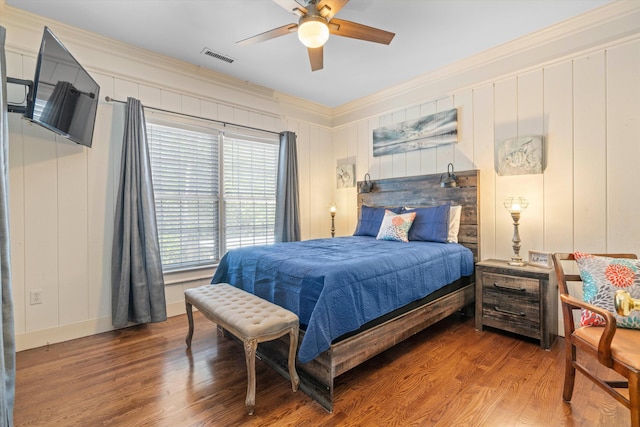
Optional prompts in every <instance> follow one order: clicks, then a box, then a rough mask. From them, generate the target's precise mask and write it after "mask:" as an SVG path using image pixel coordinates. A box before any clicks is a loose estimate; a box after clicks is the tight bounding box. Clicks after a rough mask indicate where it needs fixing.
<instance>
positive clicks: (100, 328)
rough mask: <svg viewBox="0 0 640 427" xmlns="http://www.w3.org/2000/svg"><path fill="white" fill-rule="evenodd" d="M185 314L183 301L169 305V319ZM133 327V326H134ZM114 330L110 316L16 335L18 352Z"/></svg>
mask: <svg viewBox="0 0 640 427" xmlns="http://www.w3.org/2000/svg"><path fill="white" fill-rule="evenodd" d="M185 313H186V311H185V308H184V302H183V301H180V302H175V303H170V304H167V317H174V316H179V315H181V314H185ZM131 326H133V324H132V325H131ZM186 327H187V325H186V323H185V328H186ZM114 329H115V328H114V327H113V325H112V324H111V316H108V317H100V318H97V319H90V320H86V321H84V322H78V323H72V324H69V325H62V326H58V327H55V328H47V329H40V330H38V331H32V332H25V333H22V334H16V351H23V350H29V349H31V348H37V347H43V346H45V345H49V344H55V343H59V342H64V341H69V340H73V339H76V338H82V337H88V336H90V335H95V334H99V333H102V332H108V331H112V330H114Z"/></svg>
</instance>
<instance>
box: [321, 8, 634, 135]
mask: <svg viewBox="0 0 640 427" xmlns="http://www.w3.org/2000/svg"><path fill="white" fill-rule="evenodd" d="M638 34H640V2H638V1H636V0H618V1H615V2H613V3H610V4H607V5H604V6H602V7H600V8H597V9H595V10H592V11H590V12H587V13H584V14H582V15H579V16H576V17H574V18H571V19H568V20H566V21H563V22H560V23H558V24H556V25H553V26H550V27H548V28H546V29H543V30H540V31H537V32H534V33H532V34H529V35H526V36H523V37H520V38H518V39H515V40H513V41H510V42H507V43H504V44H502V45H499V46H496V47H494V48H491V49H488V50H486V51H484V52H481V53H479V54H477V55H474V56H471V57H469V58H465V59H463V60H460V61H457V62H455V63H453V64H450V65H448V66H445V67H442V68H440V69H437V70H434V71H433V72H429V73H426V74H423V75H421V76H418V77H416V78H414V79H411V80H407V81H405V82H403V83H400V84H397V85H394V86H391V87H389V88H387V89H384V90H382V91H378V92H376V93H373V94H371V95H368V96H365V97H362V98H359V99H357V100H355V101H353V102H350V103H347V104H344V105H341V106H339V107H336V108H334V110H333V122H332V125H333V127H341V126H345V125H347V124H349V123H353V122H355V121H358V120H362V119H364V118H369V117H374V116H377V115H380V114H384V113H387V112H390V111H394V110H397V109H399V108H404V107H406V106H407V105H413V104H417V103H420V102H424V101H425V100H429V99H432V98H434V97H440V96H442V95H443V94H446V93H449V92H451V91H454V90H455V91H457V90H460V88H462V87H469V86H471V85H475V84H480V83H483V82H486V81H489V80H490V79H497V78H500V76H503V75H506V74H510V73H514V72H516V71H519V70H523V69H526V68H528V67H532V66H539V65H540V64H543V63H548V62H551V61H552V60H558V59H560V58H566V57H567V56H568V55H572V54H577V53H578V52H584V51H586V50H588V49H593V48H594V47H597V46H603V45H605V44H607V43H609V44H611V43H612V42H613V41H616V40H621V39H624V38H627V37H629V36H632V35H638Z"/></svg>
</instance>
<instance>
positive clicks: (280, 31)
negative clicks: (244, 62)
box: [236, 24, 298, 46]
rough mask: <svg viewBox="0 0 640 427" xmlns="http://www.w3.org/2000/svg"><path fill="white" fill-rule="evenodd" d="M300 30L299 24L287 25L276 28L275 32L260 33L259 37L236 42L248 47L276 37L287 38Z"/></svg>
mask: <svg viewBox="0 0 640 427" xmlns="http://www.w3.org/2000/svg"><path fill="white" fill-rule="evenodd" d="M297 29H298V24H287V25H283V26H282V27H278V28H274V29H273V30H269V31H265V32H264V33H260V34H258V35H255V36H252V37H249V38H247V39H244V40H240V41H239V42H236V43H237V44H239V45H241V46H246V45H249V44H253V43H258V42H263V41H265V40H270V39H274V38H276V37H280V36H285V35H287V34H289V33H292V32H294V31H295V30H297Z"/></svg>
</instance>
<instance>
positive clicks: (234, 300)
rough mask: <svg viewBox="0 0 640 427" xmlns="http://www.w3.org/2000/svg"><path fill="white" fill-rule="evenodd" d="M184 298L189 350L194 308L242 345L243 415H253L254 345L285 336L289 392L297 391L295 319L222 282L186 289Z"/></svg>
mask: <svg viewBox="0 0 640 427" xmlns="http://www.w3.org/2000/svg"><path fill="white" fill-rule="evenodd" d="M184 299H185V304H186V308H187V318H188V320H189V333H188V334H187V337H186V339H185V341H186V343H187V347H191V338H192V337H193V312H192V306H193V307H196V308H197V309H198V310H200V312H201V313H202V314H203V315H204V316H205V317H206V318H207V319H209V320H211V321H212V322H214V323H216V324H217V325H218V326H219V327H221V328H223V329H224V330H226V331H228V332H230V333H231V334H233V335H235V336H236V337H237V338H239V339H240V340H242V342H243V343H244V351H245V357H246V361H247V376H248V384H247V399H246V405H247V412H248V413H249V415H251V414H253V410H254V407H255V401H256V374H255V366H256V349H257V347H258V343H260V342H263V341H270V340H274V339H276V338H280V337H281V336H283V335H285V334H289V342H290V344H289V376H290V377H291V387H292V388H293V391H297V390H298V385H299V384H300V379H299V378H298V373H297V372H296V360H295V359H296V350H297V348H298V316H296V315H295V314H294V313H292V312H290V311H289V310H286V309H284V308H282V307H280V306H277V305H275V304H273V303H271V302H269V301H266V300H264V299H262V298H260V297H257V296H255V295H253V294H250V293H248V292H245V291H243V290H242V289H239V288H236V287H234V286H231V285H229V284H226V283H219V284H216V285H205V286H200V287H198V288H193V289H187V290H186V291H185V292H184Z"/></svg>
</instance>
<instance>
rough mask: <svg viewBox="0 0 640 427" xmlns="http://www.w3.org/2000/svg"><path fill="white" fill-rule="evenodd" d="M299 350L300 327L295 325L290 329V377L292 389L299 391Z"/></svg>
mask: <svg viewBox="0 0 640 427" xmlns="http://www.w3.org/2000/svg"><path fill="white" fill-rule="evenodd" d="M297 350H298V327H297V326H294V327H293V328H291V330H290V331H289V377H290V378H291V389H292V390H293V391H294V392H295V391H298V386H299V385H300V378H299V377H298V373H297V372H296V351H297Z"/></svg>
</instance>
